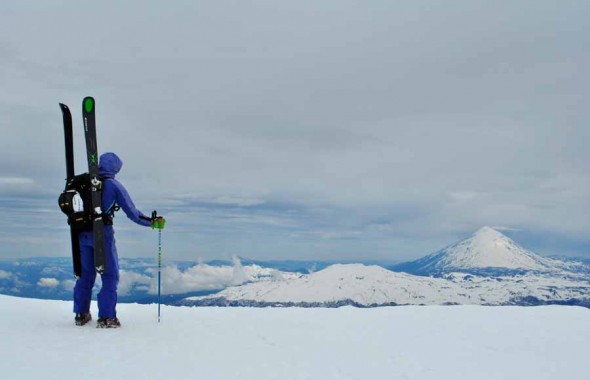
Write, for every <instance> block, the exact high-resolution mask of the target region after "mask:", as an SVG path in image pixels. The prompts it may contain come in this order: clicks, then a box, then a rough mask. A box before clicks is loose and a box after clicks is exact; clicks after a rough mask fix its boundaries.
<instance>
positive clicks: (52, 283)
mask: <svg viewBox="0 0 590 380" xmlns="http://www.w3.org/2000/svg"><path fill="white" fill-rule="evenodd" d="M58 285H59V280H58V279H56V278H47V277H43V278H41V279H39V281H38V282H37V286H39V287H41V288H55V287H57V286H58Z"/></svg>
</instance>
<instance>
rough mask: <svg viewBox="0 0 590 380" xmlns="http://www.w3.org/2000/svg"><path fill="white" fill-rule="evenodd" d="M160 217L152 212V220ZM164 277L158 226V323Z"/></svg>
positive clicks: (160, 230) (160, 233)
mask: <svg viewBox="0 0 590 380" xmlns="http://www.w3.org/2000/svg"><path fill="white" fill-rule="evenodd" d="M157 218H158V213H157V212H156V211H154V212H152V220H156V219H157ZM161 279H162V229H161V228H158V323H160V284H161Z"/></svg>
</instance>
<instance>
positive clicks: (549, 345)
mask: <svg viewBox="0 0 590 380" xmlns="http://www.w3.org/2000/svg"><path fill="white" fill-rule="evenodd" d="M93 307H94V304H93ZM71 308H72V305H71V303H70V302H63V301H45V300H33V299H22V298H14V297H8V296H0V316H1V320H2V322H3V323H2V324H0V336H1V337H2V339H1V342H2V343H0V357H1V358H2V364H1V367H2V368H1V370H2V373H3V378H5V379H62V380H63V379H79V378H84V379H88V380H91V379H101V380H103V379H126V380H129V379H168V380H169V379H174V380H180V379H195V378H198V379H433V378H436V379H474V378H477V379H557V378H562V379H587V378H588V377H587V376H588V370H587V367H586V361H587V359H586V358H587V352H588V349H589V348H590V323H588V320H589V319H590V310H589V309H585V308H579V307H563V306H549V307H529V308H525V307H481V306H452V307H449V306H447V307H444V306H424V307H420V306H407V307H382V308H373V309H357V308H352V307H344V308H339V309H325V308H317V309H300V308H284V309H283V308H189V307H168V306H163V308H162V322H161V323H160V324H158V323H157V315H156V314H157V307H156V305H136V304H120V305H119V306H118V315H119V318H120V319H121V322H122V324H123V327H122V328H121V329H112V330H108V329H96V328H95V321H92V322H91V323H90V325H87V326H84V327H76V326H74V324H73V314H72V313H71ZM92 312H93V317H94V318H95V319H96V310H94V309H93V310H92Z"/></svg>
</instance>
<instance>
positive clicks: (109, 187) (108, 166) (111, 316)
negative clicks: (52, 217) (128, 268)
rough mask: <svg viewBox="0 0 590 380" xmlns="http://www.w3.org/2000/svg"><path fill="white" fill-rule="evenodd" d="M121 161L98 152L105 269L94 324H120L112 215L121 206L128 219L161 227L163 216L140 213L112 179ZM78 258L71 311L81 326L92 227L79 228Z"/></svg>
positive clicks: (90, 272)
mask: <svg viewBox="0 0 590 380" xmlns="http://www.w3.org/2000/svg"><path fill="white" fill-rule="evenodd" d="M122 166H123V162H122V161H121V159H120V158H119V157H118V156H117V155H116V154H115V153H111V152H109V153H104V154H103V155H101V156H100V161H99V174H100V177H101V180H102V205H103V214H104V215H105V216H104V218H103V219H104V224H105V225H104V237H105V248H106V260H107V269H106V271H105V272H104V273H103V274H102V275H101V279H102V288H101V289H100V292H99V293H98V295H97V301H98V320H97V326H96V327H99V328H102V327H108V328H113V327H120V326H121V323H120V322H119V319H118V318H117V312H116V306H117V286H118V284H119V257H118V255H117V247H116V246H115V231H114V229H113V217H114V214H115V211H117V210H118V209H119V207H120V208H122V209H123V211H124V212H125V214H126V215H127V217H128V218H129V219H131V220H132V221H134V222H135V223H137V224H139V225H141V226H146V227H150V226H151V227H152V228H160V229H162V228H164V224H165V219H164V218H162V217H158V218H156V219H152V218H149V217H147V216H145V215H144V214H143V213H141V212H140V211H139V210H138V209H137V208H135V205H134V204H133V201H132V200H131V197H130V196H129V194H128V193H127V190H126V189H125V187H124V186H123V185H122V184H121V183H120V182H119V181H117V180H116V179H115V175H116V174H117V173H118V172H119V171H120V170H121V167H122ZM79 240H80V256H81V257H80V259H81V264H82V273H81V276H80V277H78V279H77V280H76V285H75V287H74V313H76V317H75V322H76V325H78V326H82V325H85V324H86V323H88V322H89V321H90V320H92V316H91V315H90V301H91V299H92V288H93V287H94V281H95V280H96V270H95V266H94V237H93V233H92V231H89V232H87V231H85V232H80V235H79Z"/></svg>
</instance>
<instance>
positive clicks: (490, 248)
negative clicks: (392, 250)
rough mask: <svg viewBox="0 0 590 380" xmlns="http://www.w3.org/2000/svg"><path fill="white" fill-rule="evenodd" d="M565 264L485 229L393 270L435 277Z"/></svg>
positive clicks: (541, 268) (539, 268) (495, 231)
mask: <svg viewBox="0 0 590 380" xmlns="http://www.w3.org/2000/svg"><path fill="white" fill-rule="evenodd" d="M561 264H563V263H561V262H559V261H557V260H552V259H547V258H544V257H541V256H539V255H537V254H536V253H534V252H532V251H529V250H527V249H525V248H523V247H522V246H520V245H519V244H517V243H516V242H514V241H513V240H512V239H510V238H509V237H507V236H506V235H504V234H502V233H501V232H499V231H497V230H495V229H493V228H491V227H483V228H480V229H479V230H478V231H476V232H475V233H474V234H473V235H472V236H471V237H469V238H467V239H465V240H462V241H460V242H458V243H456V244H453V245H450V246H448V247H446V248H444V249H442V250H440V251H438V252H436V253H433V254H431V255H428V256H426V257H423V258H421V259H418V260H416V261H412V262H409V263H404V264H400V265H398V266H396V267H395V268H393V269H394V270H401V271H407V272H410V273H415V274H433V273H442V272H447V273H448V272H453V271H465V270H467V271H470V270H474V269H492V268H494V269H500V270H521V271H553V270H559V269H561V268H562V265H561Z"/></svg>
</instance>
